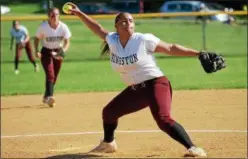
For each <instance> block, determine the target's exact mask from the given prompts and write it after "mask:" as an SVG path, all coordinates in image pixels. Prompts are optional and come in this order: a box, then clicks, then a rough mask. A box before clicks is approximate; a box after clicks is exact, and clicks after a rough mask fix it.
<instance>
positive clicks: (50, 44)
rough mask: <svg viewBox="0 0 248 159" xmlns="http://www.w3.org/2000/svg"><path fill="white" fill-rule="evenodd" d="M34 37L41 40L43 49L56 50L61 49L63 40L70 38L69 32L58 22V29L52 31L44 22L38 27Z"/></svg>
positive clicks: (65, 26) (64, 25)
mask: <svg viewBox="0 0 248 159" xmlns="http://www.w3.org/2000/svg"><path fill="white" fill-rule="evenodd" d="M36 37H37V38H39V39H42V46H43V47H46V48H48V49H56V48H59V47H61V45H62V42H63V39H69V38H70V37H71V32H70V30H69V28H68V27H67V25H66V24H64V23H63V22H59V25H58V27H57V28H56V29H53V28H51V26H50V25H49V23H48V21H46V22H43V23H42V24H41V25H40V26H39V28H38V30H37V32H36Z"/></svg>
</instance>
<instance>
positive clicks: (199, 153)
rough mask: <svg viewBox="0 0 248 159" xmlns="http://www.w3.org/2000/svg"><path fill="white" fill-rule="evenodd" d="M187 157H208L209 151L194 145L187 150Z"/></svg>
mask: <svg viewBox="0 0 248 159" xmlns="http://www.w3.org/2000/svg"><path fill="white" fill-rule="evenodd" d="M184 156H185V157H207V153H206V152H205V151H204V150H203V149H202V148H199V147H195V146H192V147H191V148H189V149H188V150H187V152H186V153H185V155H184Z"/></svg>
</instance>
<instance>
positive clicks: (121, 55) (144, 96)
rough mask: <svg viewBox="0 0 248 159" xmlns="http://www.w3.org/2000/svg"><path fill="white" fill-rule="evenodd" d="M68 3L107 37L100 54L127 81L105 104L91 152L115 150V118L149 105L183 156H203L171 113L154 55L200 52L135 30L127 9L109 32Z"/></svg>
mask: <svg viewBox="0 0 248 159" xmlns="http://www.w3.org/2000/svg"><path fill="white" fill-rule="evenodd" d="M69 5H71V6H72V9H70V12H71V13H72V14H74V15H77V16H78V17H79V18H80V19H81V20H82V21H83V22H84V23H85V25H86V26H87V27H88V28H89V29H90V30H91V31H92V32H94V33H95V34H96V35H98V36H99V37H100V38H101V39H102V40H104V41H106V44H105V47H104V48H103V50H102V54H105V53H109V56H110V62H111V64H112V68H113V69H114V70H115V71H117V72H118V73H119V74H120V76H121V79H122V80H123V81H124V83H126V85H127V88H125V89H124V90H123V91H122V92H121V93H120V94H119V95H117V96H116V97H115V98H114V99H112V101H110V102H109V103H108V104H107V105H106V106H105V107H104V109H103V111H102V118H103V129H104V138H103V140H102V141H101V142H100V144H99V145H98V146H97V147H96V148H94V149H93V150H92V152H107V153H109V152H115V151H116V150H117V144H116V141H115V139H114V131H115V129H116V128H117V125H118V119H119V118H120V117H122V116H124V115H127V114H130V113H134V112H137V111H139V110H141V109H144V108H146V107H147V106H149V108H150V111H151V114H152V116H153V118H154V119H155V121H156V123H157V125H158V127H159V128H160V129H161V130H162V131H164V132H166V133H167V134H168V135H169V136H170V137H171V138H173V139H174V140H176V141H178V142H179V143H181V144H182V145H183V146H184V147H185V148H186V149H187V151H186V154H185V156H190V157H196V156H198V157H199V156H201V157H205V156H206V152H205V151H204V150H203V149H202V148H199V147H197V146H196V145H195V144H194V143H193V142H192V141H191V139H190V137H189V135H188V134H187V132H186V131H185V130H184V128H183V127H182V126H181V125H180V124H179V123H177V122H176V121H175V120H174V119H173V118H172V117H171V101H172V88H171V84H170V81H169V80H168V79H167V77H165V76H164V74H163V73H162V72H161V70H160V69H159V67H158V66H157V64H156V61H155V58H154V55H153V53H155V52H160V53H166V54H169V55H176V56H192V57H197V58H198V57H200V56H201V55H202V53H201V52H199V51H196V50H193V49H189V48H185V47H183V46H180V45H177V44H168V43H165V42H163V41H162V40H160V39H159V38H158V37H156V36H154V35H153V34H142V33H135V32H134V28H135V25H134V19H133V17H132V15H131V14H129V13H119V14H118V15H117V16H116V18H115V28H116V32H108V31H107V30H106V29H105V28H103V27H102V26H101V25H100V24H99V23H98V22H97V21H95V20H93V19H92V18H90V17H89V16H87V15H86V14H85V13H83V12H81V11H80V10H79V9H78V7H77V6H76V5H75V4H73V3H69ZM218 69H219V68H218Z"/></svg>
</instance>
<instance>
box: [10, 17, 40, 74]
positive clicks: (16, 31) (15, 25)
mask: <svg viewBox="0 0 248 159" xmlns="http://www.w3.org/2000/svg"><path fill="white" fill-rule="evenodd" d="M10 36H11V41H10V50H12V48H13V43H14V40H15V43H16V46H15V60H14V61H15V74H19V73H20V71H19V68H18V65H19V60H20V56H21V51H22V49H23V48H25V50H26V53H27V55H28V59H29V61H30V62H31V63H32V64H33V65H34V70H35V72H38V71H39V66H38V65H37V64H36V62H35V60H34V57H33V55H32V47H31V44H30V37H29V35H28V30H27V28H26V27H25V26H23V25H20V22H19V21H17V20H14V21H13V22H12V28H11V30H10Z"/></svg>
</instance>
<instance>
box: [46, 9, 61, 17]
mask: <svg viewBox="0 0 248 159" xmlns="http://www.w3.org/2000/svg"><path fill="white" fill-rule="evenodd" d="M54 10H58V11H59V9H58V8H56V7H52V8H49V10H48V12H47V15H48V16H49V15H50V13H51V12H52V11H54Z"/></svg>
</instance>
